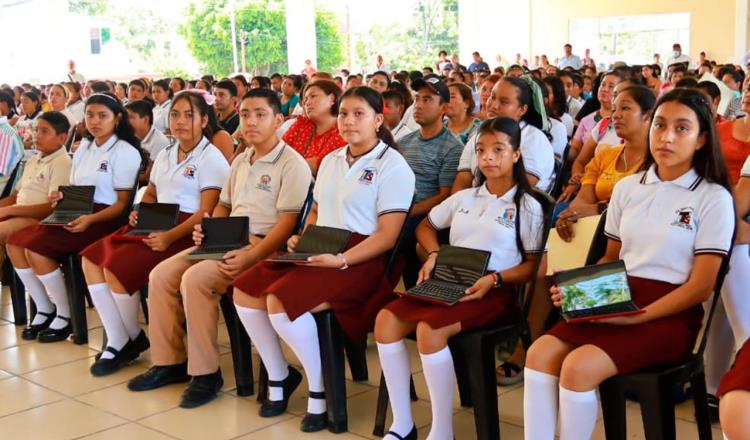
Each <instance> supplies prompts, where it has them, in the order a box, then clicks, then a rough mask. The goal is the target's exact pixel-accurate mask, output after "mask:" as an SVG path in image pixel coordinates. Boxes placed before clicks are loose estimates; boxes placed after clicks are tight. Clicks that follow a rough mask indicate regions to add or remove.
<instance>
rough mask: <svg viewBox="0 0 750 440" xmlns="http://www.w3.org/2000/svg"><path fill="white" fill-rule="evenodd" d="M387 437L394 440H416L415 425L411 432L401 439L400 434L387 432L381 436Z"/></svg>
mask: <svg viewBox="0 0 750 440" xmlns="http://www.w3.org/2000/svg"><path fill="white" fill-rule="evenodd" d="M389 435H390V436H391V437H394V438H396V440H417V427H416V425H415V426H413V427H412V428H411V431H409V433H408V434H406V435H405V436H403V437H402V436H401V435H400V434H398V433H396V432H393V431H388V432H386V433H385V435H384V436H383V438H385V437H388V436H389Z"/></svg>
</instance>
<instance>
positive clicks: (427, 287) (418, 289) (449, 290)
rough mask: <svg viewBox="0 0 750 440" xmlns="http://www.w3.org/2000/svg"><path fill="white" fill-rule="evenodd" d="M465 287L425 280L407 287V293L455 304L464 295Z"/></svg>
mask: <svg viewBox="0 0 750 440" xmlns="http://www.w3.org/2000/svg"><path fill="white" fill-rule="evenodd" d="M465 292H466V287H464V286H461V285H457V284H452V283H445V282H442V281H437V280H427V281H425V282H423V283H422V284H419V285H417V286H414V287H412V288H411V289H409V292H408V293H409V294H411V295H417V296H421V297H424V298H425V299H429V300H433V301H439V302H442V303H445V304H449V305H450V304H455V303H456V302H457V301H458V300H459V299H461V298H462V297H463V296H464V295H466V293H465Z"/></svg>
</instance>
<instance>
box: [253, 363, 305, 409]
mask: <svg viewBox="0 0 750 440" xmlns="http://www.w3.org/2000/svg"><path fill="white" fill-rule="evenodd" d="M300 382H302V374H301V373H300V372H299V371H297V370H296V369H295V368H292V367H291V366H290V367H289V375H288V376H287V377H286V379H284V380H279V381H275V380H269V381H268V387H269V388H270V387H279V388H282V387H283V388H284V398H283V399H282V400H266V401H265V402H263V405H261V406H260V411H258V415H260V416H261V417H276V416H278V415H281V414H283V413H284V411H286V407H287V406H288V405H289V397H291V395H292V393H294V390H296V389H297V387H298V386H299V384H300Z"/></svg>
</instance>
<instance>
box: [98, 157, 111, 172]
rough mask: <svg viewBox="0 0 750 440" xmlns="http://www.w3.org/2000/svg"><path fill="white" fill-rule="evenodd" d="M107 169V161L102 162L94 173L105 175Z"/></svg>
mask: <svg viewBox="0 0 750 440" xmlns="http://www.w3.org/2000/svg"><path fill="white" fill-rule="evenodd" d="M108 169H109V162H108V161H107V160H103V161H101V162H100V163H99V168H98V169H97V170H96V171H99V172H100V173H106V172H107V170H108Z"/></svg>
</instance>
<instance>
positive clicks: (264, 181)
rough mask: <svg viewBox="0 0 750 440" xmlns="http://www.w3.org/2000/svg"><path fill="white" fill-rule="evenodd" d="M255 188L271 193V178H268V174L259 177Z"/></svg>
mask: <svg viewBox="0 0 750 440" xmlns="http://www.w3.org/2000/svg"><path fill="white" fill-rule="evenodd" d="M255 187H256V188H258V189H260V190H262V191H268V192H271V176H269V175H268V174H264V175H262V176H260V179H258V184H257V185H255Z"/></svg>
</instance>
